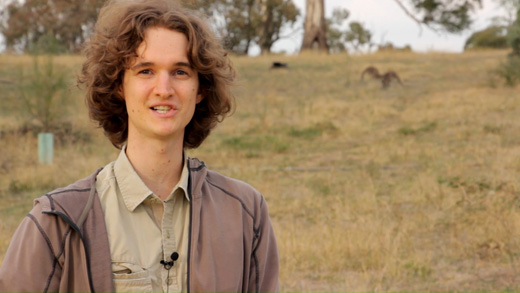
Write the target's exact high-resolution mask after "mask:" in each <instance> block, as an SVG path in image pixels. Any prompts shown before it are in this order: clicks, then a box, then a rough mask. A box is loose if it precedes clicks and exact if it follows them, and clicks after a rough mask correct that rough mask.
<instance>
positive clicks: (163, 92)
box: [154, 72, 174, 98]
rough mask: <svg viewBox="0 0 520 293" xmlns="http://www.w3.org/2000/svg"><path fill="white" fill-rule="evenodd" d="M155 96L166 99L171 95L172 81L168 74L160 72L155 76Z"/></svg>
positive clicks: (172, 91)
mask: <svg viewBox="0 0 520 293" xmlns="http://www.w3.org/2000/svg"><path fill="white" fill-rule="evenodd" d="M154 92H155V95H157V96H160V97H162V98H168V97H169V96H171V95H173V93H174V90H173V81H172V78H171V76H170V74H169V73H167V72H161V73H159V74H158V75H157V77H156V81H155V88H154Z"/></svg>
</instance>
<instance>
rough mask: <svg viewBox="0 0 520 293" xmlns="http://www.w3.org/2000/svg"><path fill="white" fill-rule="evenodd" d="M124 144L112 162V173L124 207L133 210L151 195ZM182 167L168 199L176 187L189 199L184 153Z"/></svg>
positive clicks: (171, 197) (173, 193) (187, 173)
mask: <svg viewBox="0 0 520 293" xmlns="http://www.w3.org/2000/svg"><path fill="white" fill-rule="evenodd" d="M125 150H126V146H124V147H123V148H122V150H121V152H120V153H119V156H118V158H117V160H116V161H115V163H114V175H115V177H116V181H117V185H118V187H119V191H120V192H121V196H122V197H123V201H124V203H125V205H126V208H127V209H128V210H129V211H130V212H133V211H134V210H135V209H136V208H137V207H138V206H139V205H140V204H141V203H143V201H144V200H146V199H147V198H148V197H149V196H151V195H153V193H152V191H151V190H150V189H149V188H148V187H147V186H146V184H144V182H143V180H141V177H139V175H138V174H137V172H136V171H135V169H134V167H133V166H132V164H131V163H130V160H128V157H127V156H126V152H125ZM183 158H184V159H183V167H182V173H181V178H180V180H179V182H177V184H176V185H175V187H174V188H173V190H172V192H171V193H170V195H169V196H168V198H167V199H166V201H169V200H171V199H173V196H174V195H175V193H176V191H177V189H180V190H181V191H182V192H183V193H184V197H185V198H186V199H187V200H188V201H189V196H188V178H189V172H188V166H187V158H188V157H187V156H186V153H184V154H183Z"/></svg>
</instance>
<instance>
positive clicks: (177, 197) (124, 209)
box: [96, 148, 190, 292]
mask: <svg viewBox="0 0 520 293" xmlns="http://www.w3.org/2000/svg"><path fill="white" fill-rule="evenodd" d="M185 158H186V156H185ZM188 177H189V173H188V168H187V162H186V159H185V160H184V167H183V169H182V174H181V178H180V180H179V182H178V183H177V185H176V186H175V187H174V188H173V190H172V192H171V193H170V195H169V196H168V198H167V199H166V200H165V201H163V200H161V199H160V198H159V197H158V196H157V195H155V194H153V193H152V192H151V191H150V189H149V188H148V187H147V186H146V185H145V184H144V183H143V181H142V180H141V178H140V177H139V175H137V173H136V172H135V170H134V168H133V167H132V164H131V163H130V161H129V160H128V157H127V156H126V154H125V149H124V148H123V150H122V151H121V153H120V154H119V157H118V158H117V160H116V161H114V162H112V163H110V164H108V165H107V166H106V167H105V168H104V169H103V170H102V171H101V172H100V173H99V174H98V175H97V178H96V179H97V181H96V190H97V192H98V194H99V198H100V200H101V206H102V207H103V211H104V212H105V222H106V226H107V232H108V240H109V243H110V255H111V258H112V273H113V278H114V283H115V287H116V288H115V289H116V292H167V291H169V292H186V290H187V261H188V259H187V256H188V237H189V227H188V226H189V213H190V211H189V207H190V204H189V197H188V191H187V190H188ZM173 252H177V253H178V254H179V259H178V260H177V261H176V262H175V264H174V266H173V267H172V268H171V269H170V270H169V271H168V270H166V269H165V268H164V266H163V265H162V264H160V261H161V260H167V261H170V260H171V259H170V256H171V254H172V253H173ZM168 287H169V288H168Z"/></svg>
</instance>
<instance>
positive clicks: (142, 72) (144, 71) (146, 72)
mask: <svg viewBox="0 0 520 293" xmlns="http://www.w3.org/2000/svg"><path fill="white" fill-rule="evenodd" d="M151 73H152V71H151V70H150V69H143V70H141V71H139V74H151Z"/></svg>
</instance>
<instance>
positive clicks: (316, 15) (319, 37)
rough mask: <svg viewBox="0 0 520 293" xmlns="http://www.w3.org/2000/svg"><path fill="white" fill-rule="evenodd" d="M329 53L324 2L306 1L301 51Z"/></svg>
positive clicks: (319, 0)
mask: <svg viewBox="0 0 520 293" xmlns="http://www.w3.org/2000/svg"><path fill="white" fill-rule="evenodd" d="M313 49H316V50H318V51H322V52H328V51H329V45H328V44H327V24H326V22H325V3H324V0H307V1H306V5H305V23H304V33H303V42H302V47H301V50H302V51H304V50H313Z"/></svg>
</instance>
